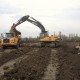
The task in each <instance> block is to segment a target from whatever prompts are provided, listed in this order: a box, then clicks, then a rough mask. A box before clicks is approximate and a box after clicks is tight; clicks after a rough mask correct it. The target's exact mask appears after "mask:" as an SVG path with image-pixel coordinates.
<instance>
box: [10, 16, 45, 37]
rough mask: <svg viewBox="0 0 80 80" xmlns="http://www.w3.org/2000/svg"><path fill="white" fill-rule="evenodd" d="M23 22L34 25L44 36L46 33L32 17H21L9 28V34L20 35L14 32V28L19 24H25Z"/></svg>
mask: <svg viewBox="0 0 80 80" xmlns="http://www.w3.org/2000/svg"><path fill="white" fill-rule="evenodd" d="M25 21H28V22H30V23H32V24H34V25H36V26H37V27H39V28H40V29H41V33H44V34H45V32H46V31H45V28H44V26H43V25H42V24H41V23H40V22H39V21H37V20H36V19H34V18H33V17H30V16H29V15H26V16H23V17H22V18H21V19H19V20H18V21H17V22H16V23H13V25H12V26H11V29H10V33H14V34H17V35H20V34H21V32H19V31H18V30H16V27H17V26H18V25H20V24H21V23H23V22H25Z"/></svg>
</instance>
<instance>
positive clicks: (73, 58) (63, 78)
mask: <svg viewBox="0 0 80 80" xmlns="http://www.w3.org/2000/svg"><path fill="white" fill-rule="evenodd" d="M57 56H58V59H59V61H58V62H59V68H58V74H57V77H56V79H57V80H80V55H79V54H78V50H77V49H75V48H74V45H73V44H72V43H70V42H69V43H66V44H64V45H62V46H61V48H59V50H58V54H57Z"/></svg>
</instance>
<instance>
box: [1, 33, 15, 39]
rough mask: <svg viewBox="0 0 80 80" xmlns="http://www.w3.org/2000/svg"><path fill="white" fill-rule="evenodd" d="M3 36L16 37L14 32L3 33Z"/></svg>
mask: <svg viewBox="0 0 80 80" xmlns="http://www.w3.org/2000/svg"><path fill="white" fill-rule="evenodd" d="M1 37H2V38H4V39H5V38H7V39H9V38H11V37H14V34H13V33H2V34H1Z"/></svg>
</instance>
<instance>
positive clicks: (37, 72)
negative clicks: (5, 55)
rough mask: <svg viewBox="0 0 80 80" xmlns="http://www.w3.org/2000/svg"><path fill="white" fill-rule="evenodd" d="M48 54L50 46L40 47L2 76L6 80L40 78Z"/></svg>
mask: <svg viewBox="0 0 80 80" xmlns="http://www.w3.org/2000/svg"><path fill="white" fill-rule="evenodd" d="M50 54H51V49H50V48H40V49H39V51H38V52H36V53H33V54H32V55H30V56H29V57H28V58H26V59H24V60H23V61H21V62H20V63H18V64H16V65H15V67H14V69H13V70H11V71H10V72H6V73H5V74H4V77H5V78H6V79H7V80H12V79H15V80H18V79H19V80H25V79H26V80H40V79H41V77H42V76H43V75H44V70H45V68H46V66H47V65H48V62H49V60H50Z"/></svg>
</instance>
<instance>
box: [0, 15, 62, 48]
mask: <svg viewBox="0 0 80 80" xmlns="http://www.w3.org/2000/svg"><path fill="white" fill-rule="evenodd" d="M25 21H28V22H30V23H32V24H34V25H35V26H37V27H39V28H40V30H41V33H40V37H39V42H40V43H41V46H42V47H44V46H46V45H48V44H50V43H51V44H55V46H56V45H57V43H59V42H60V36H59V35H54V36H53V35H52V36H49V34H48V31H46V30H45V27H44V26H43V25H42V23H41V22H39V21H38V20H36V19H34V18H33V17H30V16H29V15H26V16H23V17H22V18H20V19H19V20H18V21H17V22H16V23H13V25H12V26H11V29H10V32H9V33H2V34H1V39H0V45H1V47H2V48H3V49H4V48H6V47H8V46H14V47H15V48H18V47H19V46H20V42H21V32H20V31H18V30H16V27H17V26H18V25H20V24H21V23H23V22H25Z"/></svg>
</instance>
